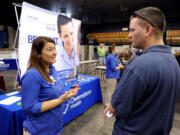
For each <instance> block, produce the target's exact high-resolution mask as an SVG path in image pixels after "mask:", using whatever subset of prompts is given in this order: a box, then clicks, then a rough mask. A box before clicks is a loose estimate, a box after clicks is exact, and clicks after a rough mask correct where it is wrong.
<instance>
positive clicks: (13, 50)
mask: <svg viewBox="0 0 180 135" xmlns="http://www.w3.org/2000/svg"><path fill="white" fill-rule="evenodd" d="M13 6H14V10H15V14H16V21H17V30H16V35H15V39H14V43H13V48H12V54H11V56H12V58H14V59H16V64H17V75H16V81H15V84H14V89H16V87H17V80H18V76H19V77H20V68H19V62H18V58H17V53H16V50H15V47H16V42H17V38H18V35H19V27H20V21H19V17H18V12H17V8H22V4H19V3H13Z"/></svg>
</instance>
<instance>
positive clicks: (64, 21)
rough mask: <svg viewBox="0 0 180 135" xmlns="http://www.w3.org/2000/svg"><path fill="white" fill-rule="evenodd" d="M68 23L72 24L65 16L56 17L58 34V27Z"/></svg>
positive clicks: (59, 30) (59, 31) (59, 29)
mask: <svg viewBox="0 0 180 135" xmlns="http://www.w3.org/2000/svg"><path fill="white" fill-rule="evenodd" d="M69 22H72V18H69V17H67V16H64V15H61V14H59V15H58V18H57V28H58V33H61V28H60V26H61V25H65V24H67V23H69Z"/></svg>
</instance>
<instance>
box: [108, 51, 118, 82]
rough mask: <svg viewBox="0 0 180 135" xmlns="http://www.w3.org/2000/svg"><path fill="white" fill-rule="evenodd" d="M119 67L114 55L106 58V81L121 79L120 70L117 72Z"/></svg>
mask: <svg viewBox="0 0 180 135" xmlns="http://www.w3.org/2000/svg"><path fill="white" fill-rule="evenodd" d="M117 67H118V61H117V59H116V57H115V56H114V54H112V53H111V54H109V55H108V56H107V58H106V79H108V78H114V79H119V76H120V70H116V68H117Z"/></svg>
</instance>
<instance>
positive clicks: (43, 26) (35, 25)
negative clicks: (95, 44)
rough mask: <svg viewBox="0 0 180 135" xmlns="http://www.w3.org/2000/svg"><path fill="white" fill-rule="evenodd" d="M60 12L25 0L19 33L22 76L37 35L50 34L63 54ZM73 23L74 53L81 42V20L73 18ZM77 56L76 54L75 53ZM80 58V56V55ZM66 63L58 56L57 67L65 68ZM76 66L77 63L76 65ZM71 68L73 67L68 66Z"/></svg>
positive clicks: (60, 53) (59, 52)
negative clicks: (59, 22) (58, 22)
mask: <svg viewBox="0 0 180 135" xmlns="http://www.w3.org/2000/svg"><path fill="white" fill-rule="evenodd" d="M58 15H59V14H58V13H55V12H51V11H49V10H45V9H42V8H39V7H36V6H34V5H31V4H29V3H26V2H23V4H22V10H21V18H20V29H19V30H20V34H19V46H18V59H19V68H20V72H21V77H22V76H23V74H24V73H25V72H26V70H27V66H28V62H29V57H30V52H31V47H32V42H33V39H34V38H36V37H37V36H48V37H51V38H52V39H54V41H55V43H56V49H57V57H59V56H61V55H62V54H63V52H62V50H63V48H62V47H63V46H64V43H63V42H62V39H61V38H60V34H59V33H58V28H57V17H58ZM72 24H73V28H74V29H73V32H72V35H73V38H74V40H73V44H74V52H75V53H74V54H76V53H77V52H78V49H77V48H78V45H77V43H79V40H78V39H79V38H78V37H79V29H80V25H81V21H79V20H76V19H72ZM74 56H75V55H74ZM77 56H78V54H77ZM78 60H79V57H78ZM63 65H64V63H63V62H62V61H61V59H59V58H57V59H56V63H55V68H56V69H57V70H58V71H60V70H64V69H63V68H59V67H63ZM76 65H78V64H76ZM74 66H75V65H74ZM67 68H71V67H67Z"/></svg>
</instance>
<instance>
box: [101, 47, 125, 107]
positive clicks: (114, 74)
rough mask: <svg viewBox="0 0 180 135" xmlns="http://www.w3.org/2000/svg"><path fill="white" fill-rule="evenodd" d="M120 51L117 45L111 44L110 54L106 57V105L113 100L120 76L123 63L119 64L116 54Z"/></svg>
mask: <svg viewBox="0 0 180 135" xmlns="http://www.w3.org/2000/svg"><path fill="white" fill-rule="evenodd" d="M117 53H118V49H117V47H116V46H115V45H111V46H109V48H108V56H107V58H106V91H105V97H104V99H103V100H104V101H103V102H104V105H105V106H107V105H108V103H109V102H110V100H111V96H112V93H113V92H114V89H115V87H116V85H117V79H119V76H120V68H122V65H121V64H120V65H119V64H118V60H117V59H116V57H115V54H117Z"/></svg>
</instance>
